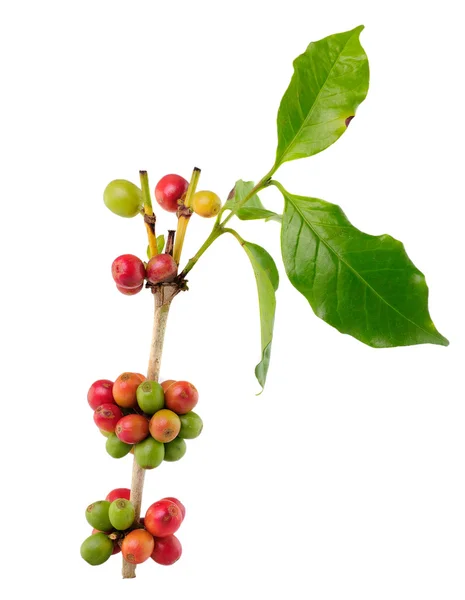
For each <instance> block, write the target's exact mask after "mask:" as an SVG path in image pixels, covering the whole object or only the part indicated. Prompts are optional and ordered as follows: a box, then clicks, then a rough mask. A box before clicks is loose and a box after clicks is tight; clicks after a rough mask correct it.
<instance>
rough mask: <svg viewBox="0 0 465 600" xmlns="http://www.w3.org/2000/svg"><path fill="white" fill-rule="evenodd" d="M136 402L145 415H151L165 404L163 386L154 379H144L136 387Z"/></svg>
mask: <svg viewBox="0 0 465 600" xmlns="http://www.w3.org/2000/svg"><path fill="white" fill-rule="evenodd" d="M136 395H137V404H138V405H139V406H140V407H141V409H142V410H143V411H144V412H145V413H146V414H147V415H153V414H154V413H156V412H157V411H159V410H161V409H162V408H163V407H164V406H165V394H164V392H163V388H162V387H161V385H160V384H159V383H157V382H156V381H144V382H143V383H141V384H140V386H139V387H138V388H137V392H136Z"/></svg>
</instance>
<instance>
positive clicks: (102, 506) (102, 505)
mask: <svg viewBox="0 0 465 600" xmlns="http://www.w3.org/2000/svg"><path fill="white" fill-rule="evenodd" d="M109 510H110V503H109V502H107V500H99V501H98V502H94V503H93V504H89V506H88V507H87V508H86V519H87V522H88V523H89V525H91V526H92V527H93V528H94V529H98V530H99V531H111V530H112V529H113V527H112V524H111V522H110V517H109V516H108V511H109Z"/></svg>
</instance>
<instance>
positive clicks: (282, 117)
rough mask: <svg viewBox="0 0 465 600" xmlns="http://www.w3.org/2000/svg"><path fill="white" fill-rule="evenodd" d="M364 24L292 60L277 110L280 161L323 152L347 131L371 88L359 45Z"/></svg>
mask: <svg viewBox="0 0 465 600" xmlns="http://www.w3.org/2000/svg"><path fill="white" fill-rule="evenodd" d="M362 30H363V25H361V26H360V27H356V28H355V29H353V30H352V31H346V32H344V33H336V34H335V35H330V36H329V37H326V38H324V39H322V40H319V41H318V42H312V43H311V44H310V45H309V46H308V48H307V50H306V51H305V52H304V53H303V54H301V55H300V56H299V57H297V58H296V59H295V61H294V75H293V77H292V79H291V83H290V84H289V87H288V88H287V90H286V92H285V94H284V96H283V98H282V100H281V104H280V107H279V111H278V149H277V151H276V162H275V166H274V170H276V169H277V168H278V166H279V165H281V164H282V163H284V162H286V161H289V160H295V159H296V158H304V157H306V156H312V155H313V154H317V153H318V152H321V151H322V150H324V149H325V148H327V147H328V146H330V145H331V144H333V143H334V142H335V141H336V140H337V139H338V138H339V137H340V136H341V135H342V134H343V133H344V132H345V130H346V129H347V125H348V123H349V122H350V118H351V117H353V116H354V115H355V111H356V109H357V107H358V105H359V104H360V103H361V102H363V100H364V99H365V97H366V95H367V92H368V82H369V69H368V59H367V56H366V54H365V51H364V50H363V48H362V46H361V45H360V41H359V35H360V32H361V31H362Z"/></svg>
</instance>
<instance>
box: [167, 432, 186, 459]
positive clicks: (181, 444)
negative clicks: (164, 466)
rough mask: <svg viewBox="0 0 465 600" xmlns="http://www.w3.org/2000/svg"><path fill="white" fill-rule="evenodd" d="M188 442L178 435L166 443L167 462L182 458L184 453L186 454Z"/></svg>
mask: <svg viewBox="0 0 465 600" xmlns="http://www.w3.org/2000/svg"><path fill="white" fill-rule="evenodd" d="M186 450H187V444H186V442H185V441H184V440H183V439H182V438H180V437H177V438H175V439H174V440H172V441H171V442H168V443H165V458H164V460H166V461H167V462H175V461H177V460H180V459H181V458H182V457H183V456H184V454H186Z"/></svg>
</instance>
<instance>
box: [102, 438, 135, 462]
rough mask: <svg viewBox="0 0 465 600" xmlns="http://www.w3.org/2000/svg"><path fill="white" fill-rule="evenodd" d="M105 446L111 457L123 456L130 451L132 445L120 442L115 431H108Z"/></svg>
mask: <svg viewBox="0 0 465 600" xmlns="http://www.w3.org/2000/svg"><path fill="white" fill-rule="evenodd" d="M105 448H106V450H107V452H108V454H109V455H110V456H112V457H113V458H123V456H126V454H129V453H130V452H131V448H132V445H131V444H125V443H124V442H122V441H121V440H120V439H119V438H118V436H117V435H116V434H115V433H110V435H109V436H108V439H107V443H106V444H105Z"/></svg>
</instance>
